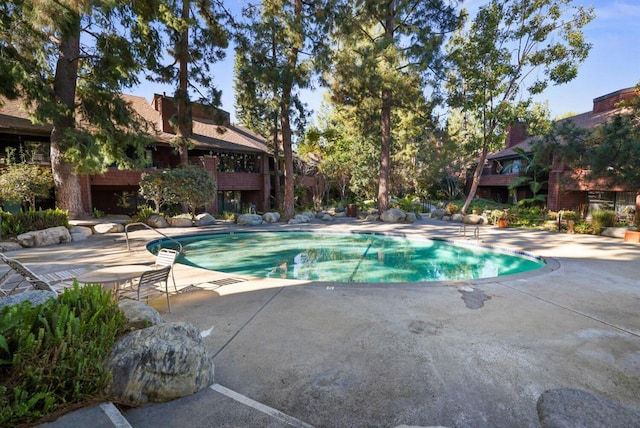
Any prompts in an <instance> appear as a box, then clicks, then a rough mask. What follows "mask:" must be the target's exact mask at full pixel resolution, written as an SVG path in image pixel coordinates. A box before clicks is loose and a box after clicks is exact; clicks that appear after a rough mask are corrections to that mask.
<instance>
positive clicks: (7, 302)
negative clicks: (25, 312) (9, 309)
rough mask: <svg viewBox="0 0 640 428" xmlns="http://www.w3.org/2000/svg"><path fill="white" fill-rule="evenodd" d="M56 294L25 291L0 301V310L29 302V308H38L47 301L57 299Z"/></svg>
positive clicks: (47, 291)
mask: <svg viewBox="0 0 640 428" xmlns="http://www.w3.org/2000/svg"><path fill="white" fill-rule="evenodd" d="M57 298H58V294H57V293H56V292H55V291H49V290H27V291H23V292H22V293H19V294H14V295H11V296H7V297H4V298H2V299H0V309H2V308H4V307H5V306H14V305H19V304H20V303H22V302H31V306H38V305H41V304H43V303H44V302H46V301H47V300H49V299H57Z"/></svg>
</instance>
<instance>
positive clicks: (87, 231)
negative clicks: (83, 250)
mask: <svg viewBox="0 0 640 428" xmlns="http://www.w3.org/2000/svg"><path fill="white" fill-rule="evenodd" d="M69 233H71V236H72V237H73V235H80V234H82V235H84V236H85V238H87V237H89V236H91V235H93V230H92V229H91V228H90V227H86V226H71V227H70V228H69ZM74 241H75V239H74Z"/></svg>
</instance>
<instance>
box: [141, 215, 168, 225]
mask: <svg viewBox="0 0 640 428" xmlns="http://www.w3.org/2000/svg"><path fill="white" fill-rule="evenodd" d="M146 223H147V224H148V225H149V226H151V227H155V228H163V227H169V222H168V221H167V220H166V219H165V218H164V217H162V216H161V215H158V214H153V215H152V216H150V217H149V218H148V219H147V221H146Z"/></svg>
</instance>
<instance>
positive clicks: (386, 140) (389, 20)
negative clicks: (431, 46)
mask: <svg viewBox="0 0 640 428" xmlns="http://www.w3.org/2000/svg"><path fill="white" fill-rule="evenodd" d="M394 16H395V1H394V0H389V1H388V2H387V11H386V16H385V23H384V39H385V42H386V43H385V46H391V45H392V44H393V32H394V31H395V23H394ZM387 85H388V84H387ZM391 101H392V92H391V88H390V87H388V86H386V85H385V86H384V87H383V88H382V110H381V112H380V128H381V137H382V138H381V140H382V141H381V144H380V177H379V181H378V210H379V211H380V212H381V213H382V212H383V211H385V210H387V209H388V208H389V169H390V167H391Z"/></svg>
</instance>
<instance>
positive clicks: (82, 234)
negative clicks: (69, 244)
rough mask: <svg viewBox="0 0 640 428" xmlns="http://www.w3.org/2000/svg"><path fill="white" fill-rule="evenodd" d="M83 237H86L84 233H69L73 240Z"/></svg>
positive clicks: (81, 239) (80, 239)
mask: <svg viewBox="0 0 640 428" xmlns="http://www.w3.org/2000/svg"><path fill="white" fill-rule="evenodd" d="M85 239H87V235H85V234H84V233H72V234H71V240H72V241H73V242H77V241H84V240H85Z"/></svg>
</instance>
